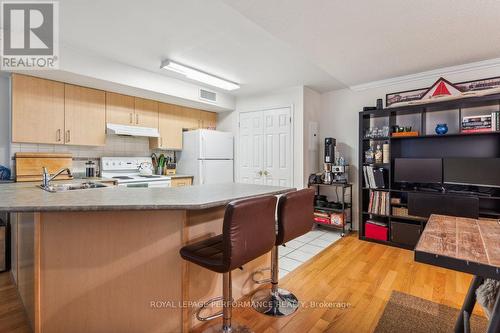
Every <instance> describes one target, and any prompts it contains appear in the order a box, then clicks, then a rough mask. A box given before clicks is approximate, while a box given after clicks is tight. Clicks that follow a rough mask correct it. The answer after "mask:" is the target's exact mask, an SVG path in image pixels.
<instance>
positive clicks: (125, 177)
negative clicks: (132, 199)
mask: <svg viewBox="0 0 500 333" xmlns="http://www.w3.org/2000/svg"><path fill="white" fill-rule="evenodd" d="M111 178H114V179H134V178H132V177H129V176H114V177H111Z"/></svg>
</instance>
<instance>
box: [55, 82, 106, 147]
mask: <svg viewBox="0 0 500 333" xmlns="http://www.w3.org/2000/svg"><path fill="white" fill-rule="evenodd" d="M64 106H65V121H64V123H65V126H64V128H65V133H64V140H65V143H66V144H71V145H89V146H103V145H105V144H106V93H105V92H104V91H101V90H96V89H90V88H84V87H79V86H75V85H71V84H66V85H65V94H64Z"/></svg>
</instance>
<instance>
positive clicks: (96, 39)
mask: <svg viewBox="0 0 500 333" xmlns="http://www.w3.org/2000/svg"><path fill="white" fill-rule="evenodd" d="M499 13H500V1H498V0H481V1H478V2H475V1H470V0H441V1H435V0H418V1H409V0H403V1H401V0H377V1H373V0H364V1H363V0H350V1H345V0H252V1H249V0H211V1H207V0H182V1H180V0H148V1H138V0H106V1H103V0H87V1H82V0H63V1H60V38H61V42H62V45H63V46H64V45H68V46H72V47H76V48H80V49H82V50H88V51H90V52H92V53H94V54H96V55H99V56H102V57H105V58H108V59H112V60H115V61H117V62H121V63H124V64H128V65H131V66H134V67H137V68H141V69H145V70H148V71H153V72H157V73H162V74H163V75H169V76H174V75H175V74H171V73H169V72H168V71H165V70H160V69H159V64H160V61H161V60H162V59H165V58H170V59H172V60H176V61H178V62H181V63H185V64H188V65H190V66H193V67H196V68H199V69H202V70H204V71H206V72H209V73H212V74H215V75H218V76H220V77H223V78H226V79H229V80H231V81H235V82H238V83H241V85H242V88H241V89H240V90H237V91H236V92H235V93H236V94H238V95H248V94H255V93H259V92H264V91H269V90H273V89H277V88H282V87H288V86H294V85H302V84H303V85H307V86H310V87H312V88H313V89H316V90H318V91H327V90H332V89H338V88H342V87H346V86H352V85H358V84H362V83H366V82H370V81H375V80H382V79H387V78H392V77H396V76H401V75H408V74H413V73H418V72H422V71H428V70H432V69H436V68H441V67H447V66H453V65H459V64H464V63H470V62H474V61H480V60H485V59H492V58H498V57H500V47H499V45H500V29H498V21H499V19H500V14H499Z"/></svg>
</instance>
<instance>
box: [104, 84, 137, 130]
mask: <svg viewBox="0 0 500 333" xmlns="http://www.w3.org/2000/svg"><path fill="white" fill-rule="evenodd" d="M106 122H107V123H108V124H119V125H134V123H135V119H134V97H132V96H127V95H121V94H116V93H112V92H106Z"/></svg>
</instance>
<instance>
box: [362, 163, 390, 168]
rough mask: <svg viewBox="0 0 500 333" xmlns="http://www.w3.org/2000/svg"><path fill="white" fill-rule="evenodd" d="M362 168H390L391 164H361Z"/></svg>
mask: <svg viewBox="0 0 500 333" xmlns="http://www.w3.org/2000/svg"><path fill="white" fill-rule="evenodd" d="M363 166H372V167H376V168H385V167H387V168H388V167H390V166H391V163H363Z"/></svg>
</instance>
